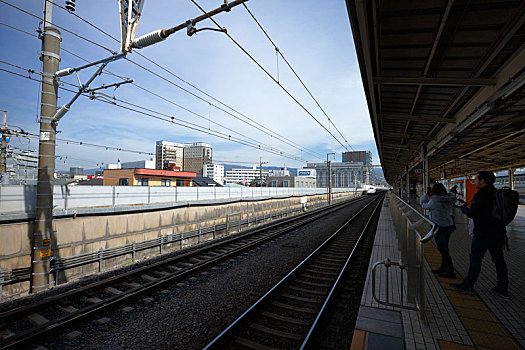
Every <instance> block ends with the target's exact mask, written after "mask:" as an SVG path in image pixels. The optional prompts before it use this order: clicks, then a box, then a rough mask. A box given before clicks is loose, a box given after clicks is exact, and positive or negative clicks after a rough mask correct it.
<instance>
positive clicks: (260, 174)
mask: <svg viewBox="0 0 525 350" xmlns="http://www.w3.org/2000/svg"><path fill="white" fill-rule="evenodd" d="M267 163H268V162H263V161H262V157H259V181H260V182H261V187H262V185H263V177H262V165H263V164H267Z"/></svg>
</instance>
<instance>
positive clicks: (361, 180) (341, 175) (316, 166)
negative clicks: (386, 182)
mask: <svg viewBox="0 0 525 350" xmlns="http://www.w3.org/2000/svg"><path fill="white" fill-rule="evenodd" d="M331 164H332V187H338V188H343V187H354V186H356V185H357V187H359V186H360V185H362V184H369V183H370V170H369V169H370V168H369V167H366V166H363V165H362V164H361V162H351V163H350V162H332V163H331ZM307 168H309V169H313V170H315V171H316V183H317V187H319V188H324V187H328V171H329V169H328V166H327V164H326V163H308V164H307Z"/></svg>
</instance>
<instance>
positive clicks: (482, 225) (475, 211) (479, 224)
mask: <svg viewBox="0 0 525 350" xmlns="http://www.w3.org/2000/svg"><path fill="white" fill-rule="evenodd" d="M495 192H496V188H495V187H494V186H493V185H487V186H485V187H483V188H480V189H479V190H478V192H477V193H476V194H475V195H474V198H473V199H472V203H471V205H470V208H468V207H467V206H466V205H464V206H462V207H460V209H461V211H462V212H463V213H464V214H465V215H467V216H468V217H469V218H471V219H473V220H474V235H475V236H479V238H485V239H488V240H491V241H496V240H498V241H499V240H503V238H504V237H505V225H503V224H502V223H501V222H498V221H496V220H494V219H492V206H493V205H494V193H495Z"/></svg>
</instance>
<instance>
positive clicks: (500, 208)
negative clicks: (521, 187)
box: [492, 188, 520, 226]
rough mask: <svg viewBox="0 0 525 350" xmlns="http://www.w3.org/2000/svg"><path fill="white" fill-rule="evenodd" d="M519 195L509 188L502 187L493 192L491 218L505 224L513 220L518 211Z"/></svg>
mask: <svg viewBox="0 0 525 350" xmlns="http://www.w3.org/2000/svg"><path fill="white" fill-rule="evenodd" d="M519 202H520V195H519V193H518V192H517V191H513V190H511V189H510V188H502V189H499V190H496V192H495V193H494V205H493V206H492V218H493V219H495V220H497V221H499V222H502V223H503V224H505V226H507V225H508V224H510V223H511V222H512V220H514V217H515V216H516V213H517V211H518V205H519Z"/></svg>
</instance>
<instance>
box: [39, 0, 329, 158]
mask: <svg viewBox="0 0 525 350" xmlns="http://www.w3.org/2000/svg"><path fill="white" fill-rule="evenodd" d="M46 1H49V0H46ZM52 4H53V5H54V6H56V7H58V8H60V9H62V10H65V11H67V9H66V8H65V7H63V6H61V5H59V4H56V3H55V2H53V3H52ZM68 12H69V11H68ZM73 15H74V16H75V17H77V18H78V19H80V20H81V21H82V22H84V23H86V24H88V25H89V26H91V27H92V28H94V29H96V30H98V31H100V32H101V33H103V34H104V35H106V36H107V37H109V38H111V39H113V40H115V41H117V42H119V39H117V38H115V37H114V36H112V35H111V34H109V33H107V32H106V31H104V30H103V29H101V28H100V27H98V26H96V25H95V24H93V23H91V22H90V21H88V20H86V19H85V18H83V17H81V16H79V15H78V14H76V13H73ZM106 49H107V50H110V49H108V48H106ZM136 54H137V55H139V56H140V57H142V58H144V59H145V60H146V61H148V62H150V63H151V64H153V65H155V66H156V67H158V68H160V69H162V70H163V71H165V72H166V73H168V74H170V75H172V76H174V77H175V78H177V79H178V80H180V81H182V82H183V83H185V84H187V85H189V86H191V87H192V88H193V89H195V90H197V91H198V92H200V93H202V94H203V95H205V96H207V97H208V98H211V99H212V100H214V101H215V102H217V103H219V104H221V105H222V106H224V107H226V108H228V109H229V110H231V111H233V112H234V113H237V114H238V115H240V116H242V117H244V118H246V119H248V120H249V121H250V122H251V123H253V124H255V125H256V126H254V125H252V124H250V123H248V122H246V121H244V120H242V118H239V117H238V116H236V115H234V114H232V113H231V112H228V111H226V110H224V109H223V108H221V107H219V106H217V105H215V104H212V103H211V102H210V101H207V100H206V99H203V98H202V97H201V96H198V95H196V94H194V93H193V92H191V91H189V90H187V89H185V88H183V87H182V86H180V85H178V84H175V83H173V82H171V81H170V80H169V79H166V78H165V77H162V76H161V75H159V74H157V73H155V72H153V71H151V70H149V69H148V68H146V67H144V66H142V65H140V64H138V63H137V62H135V61H133V60H131V59H130V58H126V60H127V61H129V62H131V63H133V64H135V65H137V66H138V67H139V68H141V69H144V70H146V71H148V72H149V73H152V74H154V75H156V76H157V77H159V78H161V79H163V80H165V81H168V82H170V83H172V84H173V85H174V86H176V87H177V88H179V89H181V90H183V91H184V92H186V93H188V94H191V95H192V96H194V97H196V98H198V99H200V100H202V101H203V102H206V103H208V104H210V105H212V106H213V107H215V108H217V109H218V110H220V111H222V112H224V113H226V114H228V115H230V116H232V117H234V118H236V119H238V120H240V121H241V122H244V123H246V124H248V125H250V126H252V127H254V128H256V129H258V130H259V131H261V132H264V133H266V134H268V135H269V136H272V137H275V138H276V139H278V140H279V141H281V142H283V143H285V144H288V145H289V146H292V147H294V148H296V149H300V150H301V151H304V152H305V153H308V154H311V155H314V156H315V157H317V158H320V159H323V157H324V156H323V155H321V154H320V153H316V152H315V151H313V150H309V149H307V148H305V147H303V146H301V145H299V144H297V143H296V142H294V141H292V140H290V139H288V138H286V137H285V136H282V135H280V134H278V133H276V132H275V131H273V130H271V129H269V128H268V127H266V126H264V125H263V124H261V123H259V122H257V121H256V120H254V119H253V118H250V117H248V116H246V115H245V114H243V113H241V112H239V111H237V110H236V109H234V108H233V107H231V106H229V105H227V104H225V103H224V102H222V101H220V100H219V99H217V98H215V97H213V96H212V95H210V94H208V93H206V92H205V91H203V90H202V89H200V88H198V87H197V86H195V85H194V84H192V83H190V82H188V81H187V80H185V79H183V78H181V77H180V76H178V75H177V74H175V73H173V72H172V71H170V70H168V69H167V68H165V67H163V66H162V65H160V64H158V63H157V62H155V61H153V60H151V59H150V58H148V57H147V56H145V55H144V54H141V53H140V52H136ZM261 129H264V130H261Z"/></svg>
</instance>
